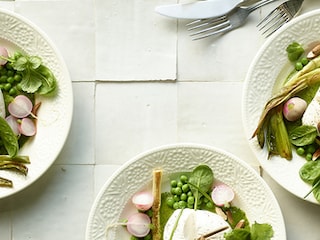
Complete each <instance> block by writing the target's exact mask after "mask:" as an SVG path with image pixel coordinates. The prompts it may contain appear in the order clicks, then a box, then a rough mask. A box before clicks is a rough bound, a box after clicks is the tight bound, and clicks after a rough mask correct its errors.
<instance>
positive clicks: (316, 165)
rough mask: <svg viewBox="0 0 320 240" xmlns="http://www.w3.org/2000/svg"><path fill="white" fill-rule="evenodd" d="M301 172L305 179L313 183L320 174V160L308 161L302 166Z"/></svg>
mask: <svg viewBox="0 0 320 240" xmlns="http://www.w3.org/2000/svg"><path fill="white" fill-rule="evenodd" d="M299 174H300V177H301V179H302V180H303V181H305V182H306V183H309V184H312V183H313V182H314V181H315V179H316V178H318V177H319V176H320V160H317V161H309V162H306V163H305V164H304V165H303V166H302V167H301V168H300V171H299Z"/></svg>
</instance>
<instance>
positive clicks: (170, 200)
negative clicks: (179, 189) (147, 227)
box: [166, 197, 175, 207]
mask: <svg viewBox="0 0 320 240" xmlns="http://www.w3.org/2000/svg"><path fill="white" fill-rule="evenodd" d="M174 202H175V201H174V199H173V197H168V198H167V199H166V203H167V205H168V206H169V207H172V206H173V204H174Z"/></svg>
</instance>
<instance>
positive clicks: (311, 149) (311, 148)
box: [306, 145, 316, 154]
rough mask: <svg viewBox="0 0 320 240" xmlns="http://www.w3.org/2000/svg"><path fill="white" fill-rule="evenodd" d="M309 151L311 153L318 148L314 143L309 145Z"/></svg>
mask: <svg viewBox="0 0 320 240" xmlns="http://www.w3.org/2000/svg"><path fill="white" fill-rule="evenodd" d="M306 151H307V153H311V154H313V153H314V152H315V151H316V148H315V146H313V145H309V146H308V147H307V150H306Z"/></svg>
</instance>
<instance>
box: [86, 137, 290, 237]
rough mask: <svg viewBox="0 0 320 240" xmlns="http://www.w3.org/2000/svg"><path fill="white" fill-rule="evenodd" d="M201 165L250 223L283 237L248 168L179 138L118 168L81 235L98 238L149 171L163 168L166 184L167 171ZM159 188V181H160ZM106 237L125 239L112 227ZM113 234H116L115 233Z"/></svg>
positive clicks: (267, 197) (275, 212)
mask: <svg viewBox="0 0 320 240" xmlns="http://www.w3.org/2000/svg"><path fill="white" fill-rule="evenodd" d="M201 163H203V164H207V165H208V166H210V167H211V168H212V170H213V172H214V175H215V178H216V179H218V180H220V181H223V182H225V183H226V184H229V185H230V186H231V187H232V188H233V189H234V191H235V193H236V196H237V199H236V201H237V206H239V207H240V208H242V209H243V210H244V211H245V212H246V214H247V216H248V219H249V220H250V222H251V223H253V222H254V221H257V222H260V223H262V222H268V223H270V224H272V226H273V228H274V231H275V236H274V238H273V239H277V240H282V239H286V231H285V226H284V221H283V217H282V213H281V210H280V207H279V205H278V203H277V201H276V199H275V197H274V195H273V193H272V191H271V190H270V188H269V186H268V185H267V184H266V183H265V182H264V181H263V180H262V178H261V177H260V176H259V175H258V174H257V172H256V171H255V170H253V168H251V167H250V166H249V165H247V163H245V162H244V161H242V160H240V159H238V158H237V157H235V156H233V155H231V154H229V153H227V152H225V151H223V150H220V149H217V148H214V147H209V146H205V145H199V144H190V143H185V144H184V143H181V144H172V145H166V146H162V147H159V148H155V149H152V150H149V151H147V152H144V153H142V154H140V155H138V156H136V157H135V158H133V159H131V160H130V161H128V162H127V163H126V164H124V165H123V166H122V167H121V168H119V169H118V171H117V172H115V173H114V175H113V176H112V177H111V178H109V180H108V181H107V182H106V183H105V184H104V186H103V187H102V188H101V190H100V192H99V194H98V195H97V197H96V199H95V201H94V203H93V206H92V208H91V211H90V214H89V218H88V222H87V229H86V240H104V239H106V238H105V228H106V226H107V225H108V224H112V223H115V222H119V221H121V220H123V217H125V216H127V215H128V214H129V212H130V210H131V211H132V210H133V207H132V205H131V204H130V202H129V199H130V198H131V197H132V195H133V194H134V193H136V192H137V191H139V190H141V189H143V188H145V187H147V186H149V184H151V182H152V170H153V169H154V168H162V169H163V173H164V175H163V183H167V184H169V178H168V176H169V175H170V174H174V173H178V172H184V171H189V172H190V171H192V169H193V168H195V167H196V166H198V165H199V164H201ZM162 187H164V185H163V186H162ZM116 229H117V230H116V231H115V232H111V234H113V235H112V236H111V238H110V235H108V236H109V238H108V239H109V240H111V239H122V240H125V239H129V236H128V234H127V233H126V230H124V229H122V228H121V227H120V228H116ZM115 234H116V235H115Z"/></svg>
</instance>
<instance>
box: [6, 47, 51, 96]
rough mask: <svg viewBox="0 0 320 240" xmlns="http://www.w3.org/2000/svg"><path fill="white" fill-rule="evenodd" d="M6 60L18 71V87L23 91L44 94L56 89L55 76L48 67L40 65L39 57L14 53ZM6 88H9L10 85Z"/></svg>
mask: <svg viewBox="0 0 320 240" xmlns="http://www.w3.org/2000/svg"><path fill="white" fill-rule="evenodd" d="M7 60H8V61H9V62H10V65H11V66H12V68H13V69H14V70H16V71H18V72H19V73H20V75H21V82H20V87H21V89H22V90H23V91H24V92H26V93H38V94H41V95H45V94H49V93H51V92H53V91H54V90H55V89H56V86H57V83H56V78H55V76H54V75H53V73H52V72H51V71H50V69H48V68H47V67H46V66H44V65H42V60H41V58H40V57H38V56H27V55H23V54H21V53H16V54H15V55H14V57H12V58H8V59H7ZM7 88H11V85H10V87H9V86H8V87H7Z"/></svg>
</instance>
